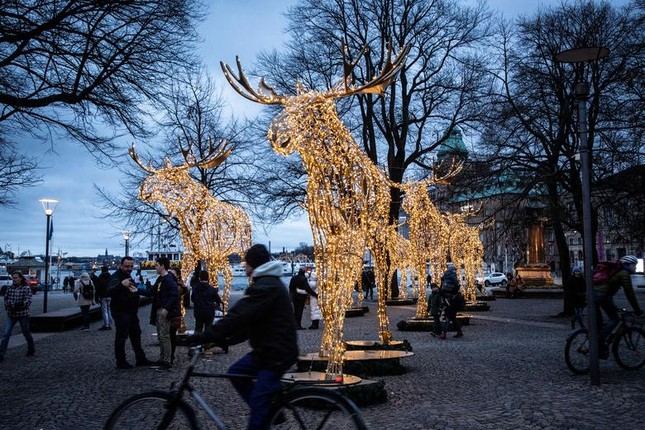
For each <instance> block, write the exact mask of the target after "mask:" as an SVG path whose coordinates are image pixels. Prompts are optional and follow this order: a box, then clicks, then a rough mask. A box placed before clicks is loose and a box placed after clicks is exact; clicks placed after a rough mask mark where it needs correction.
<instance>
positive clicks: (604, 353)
mask: <svg viewBox="0 0 645 430" xmlns="http://www.w3.org/2000/svg"><path fill="white" fill-rule="evenodd" d="M636 263H638V260H637V259H636V257H634V256H633V255H626V256H624V257H622V258H621V259H620V264H621V265H622V267H621V269H620V270H619V271H618V272H617V273H616V274H615V275H613V276H612V277H610V278H609V279H608V280H607V282H605V283H603V284H600V285H594V303H595V304H596V321H597V323H598V327H599V329H600V332H599V336H598V338H599V341H600V351H599V354H600V358H603V359H604V358H607V357H609V349H608V348H607V345H606V344H605V342H604V340H605V339H606V338H607V336H609V334H610V333H611V332H612V331H613V330H614V328H615V327H616V326H617V325H618V323H619V322H620V317H619V316H618V308H617V307H616V305H615V304H614V294H616V292H618V290H619V289H620V288H621V287H622V288H623V289H624V290H625V297H627V301H628V302H629V304H630V306H631V307H632V309H633V310H634V315H637V316H641V315H643V311H642V310H641V308H640V306H639V305H638V300H637V299H636V294H635V292H634V288H633V287H632V278H631V274H632V273H634V272H635V271H636ZM601 308H602V310H604V311H605V313H606V314H607V322H605V323H604V324H603V319H602V312H601V311H600V309H601Z"/></svg>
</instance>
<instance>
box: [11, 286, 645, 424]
mask: <svg viewBox="0 0 645 430" xmlns="http://www.w3.org/2000/svg"><path fill="white" fill-rule="evenodd" d="M70 297H71V296H69V295H68V296H67V297H65V296H64V295H62V294H57V293H54V294H52V295H50V305H49V306H50V309H52V310H54V309H56V308H59V307H66V306H69V303H73V302H72V301H71V298H70ZM639 299H640V301H641V303H644V302H645V300H644V299H645V296H644V295H642V294H639ZM39 300H42V295H40V297H39V298H38V297H37V298H36V300H35V303H34V310H35V311H36V312H38V309H39V308H38V306H40V309H42V301H39ZM68 300H69V301H68ZM490 304H491V312H484V313H473V315H474V316H475V317H474V318H473V319H472V320H471V324H470V325H469V326H466V327H465V328H464V332H465V337H463V338H461V339H453V338H449V339H447V340H445V341H441V340H438V339H435V338H432V337H431V336H430V335H429V334H428V333H423V332H419V333H415V332H399V331H397V330H396V323H397V322H398V321H400V320H402V319H407V318H410V317H412V316H414V307H412V306H402V307H390V308H389V311H388V314H389V318H390V326H391V327H392V331H393V335H394V338H395V339H407V340H409V342H410V343H411V344H412V347H413V348H414V356H412V357H410V358H408V359H405V361H404V362H403V364H404V365H405V366H406V367H407V369H408V371H407V373H406V374H404V375H399V376H388V377H382V378H381V379H383V380H384V381H385V384H386V389H387V395H388V400H387V402H386V403H384V404H381V405H374V406H368V407H364V408H363V414H364V416H365V418H366V420H367V422H368V424H370V427H371V428H374V429H376V428H378V429H393V430H406V429H594V430H595V429H642V428H645V418H643V412H644V411H645V369H641V370H639V371H635V372H628V371H625V370H622V369H621V368H619V367H618V365H617V364H616V363H615V362H614V361H613V359H610V360H607V361H602V362H601V376H600V378H601V385H599V386H592V385H591V384H590V380H589V376H576V375H573V374H571V373H570V372H569V371H568V369H567V367H566V365H565V363H564V354H563V350H564V343H565V338H566V336H567V334H568V333H569V332H570V327H569V320H568V319H563V318H557V317H554V315H556V314H557V313H558V312H559V311H560V310H561V306H562V305H561V301H560V300H554V299H526V300H524V299H518V300H507V299H500V300H496V301H494V302H490ZM368 306H369V307H370V312H369V313H367V314H366V315H365V316H364V317H358V318H349V319H347V320H346V327H345V338H346V339H347V340H373V339H376V338H377V321H376V309H375V303H374V302H368ZM0 312H4V311H0ZM189 312H190V311H189ZM148 313H149V306H147V307H144V308H142V309H141V310H140V312H139V315H140V319H141V320H142V321H143V322H144V323H142V328H143V331H144V334H143V339H144V348H145V350H146V351H147V353H148V357H149V358H150V359H153V360H154V359H157V358H158V346H156V345H155V337H154V336H153V333H154V331H155V330H154V327H153V326H151V325H148V324H147V317H148ZM189 322H191V323H192V319H191V318H189ZM303 323H304V322H303ZM306 323H308V321H306ZM99 327H100V322H95V323H93V324H92V330H91V331H86V332H81V331H78V330H74V331H68V332H63V333H56V334H51V335H46V334H45V335H43V334H39V335H38V336H37V338H36V339H37V340H36V356H35V357H25V352H26V346H25V345H24V342H23V338H22V336H21V335H17V336H14V337H13V338H12V339H11V344H10V348H9V350H8V351H7V354H6V356H5V361H4V362H3V363H0V387H2V401H1V402H0V428H2V429H5V430H13V429H21V430H23V429H46V430H59V429H60V430H63V429H65V430H67V429H100V428H101V427H102V425H103V423H104V422H105V420H106V418H107V417H108V415H109V414H110V412H111V411H112V410H113V409H114V408H115V407H116V405H118V404H119V403H120V402H121V401H123V400H124V399H125V398H126V397H128V396H131V395H133V394H137V393H140V392H143V391H149V390H152V389H167V388H168V387H169V386H170V383H171V382H172V381H174V380H176V379H177V378H178V377H179V376H180V375H181V369H182V368H184V367H185V364H186V362H187V357H186V355H185V354H184V353H183V350H182V349H180V350H179V351H178V360H177V361H178V362H177V363H176V366H175V367H174V369H173V370H172V371H170V372H155V371H154V370H151V369H149V368H135V369H132V370H116V369H115V368H114V357H113V343H114V332H109V331H97V329H98V328H99ZM298 335H299V340H300V348H301V351H302V352H313V351H316V350H317V347H318V343H319V341H320V335H321V331H311V330H306V331H300V332H298ZM247 350H248V347H247V346H246V345H245V344H242V345H238V346H235V347H232V348H231V350H230V353H229V354H227V355H214V356H213V358H212V359H211V360H209V361H205V362H204V364H203V366H204V369H207V370H212V371H224V370H225V369H226V368H227V367H228V366H229V365H230V364H231V363H232V362H233V361H235V360H236V359H237V358H239V357H240V356H241V355H243V354H244V353H246V351H247ZM128 354H129V359H130V361H131V362H133V361H134V358H133V357H132V352H131V349H130V348H129V347H128ZM195 382H196V384H195V385H196V386H197V388H198V389H199V390H200V391H201V393H202V394H203V395H204V396H205V397H206V398H207V400H208V401H209V402H210V403H211V404H212V405H215V407H216V408H217V410H218V413H221V416H222V418H223V419H224V420H225V422H226V423H227V425H229V426H230V428H231V429H242V428H245V422H246V418H247V408H246V405H245V404H244V402H243V401H241V400H240V399H239V398H238V397H237V394H235V392H234V390H233V389H232V388H231V387H230V385H229V384H228V382H227V381H220V380H203V381H200V380H196V381H195ZM209 428H212V426H211V427H209Z"/></svg>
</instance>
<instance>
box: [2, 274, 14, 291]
mask: <svg viewBox="0 0 645 430" xmlns="http://www.w3.org/2000/svg"><path fill="white" fill-rule="evenodd" d="M11 284H13V281H12V280H11V275H0V288H2V287H10V286H11Z"/></svg>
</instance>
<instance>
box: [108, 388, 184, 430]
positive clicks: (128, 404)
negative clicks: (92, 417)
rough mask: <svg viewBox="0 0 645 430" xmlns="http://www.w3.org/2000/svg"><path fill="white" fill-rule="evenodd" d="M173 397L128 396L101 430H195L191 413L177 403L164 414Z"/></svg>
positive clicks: (152, 394)
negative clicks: (173, 408)
mask: <svg viewBox="0 0 645 430" xmlns="http://www.w3.org/2000/svg"><path fill="white" fill-rule="evenodd" d="M172 398H173V396H172V394H171V393H168V392H165V391H151V392H149V393H142V394H138V395H136V396H132V397H130V398H129V399H127V400H126V401H124V402H123V403H121V404H120V405H119V406H118V407H117V408H116V409H115V410H114V412H112V415H110V418H108V421H107V423H106V424H105V427H104V429H105V430H125V429H128V430H149V429H173V430H175V429H176V430H183V429H190V430H195V429H197V421H196V419H195V411H194V410H193V408H191V407H190V406H189V405H188V404H187V403H186V402H184V401H183V400H180V401H179V402H178V403H177V408H176V409H175V410H174V411H172V412H171V411H169V410H168V405H169V402H170V401H171V400H172Z"/></svg>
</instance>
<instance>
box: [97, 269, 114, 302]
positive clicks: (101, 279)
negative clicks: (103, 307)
mask: <svg viewBox="0 0 645 430" xmlns="http://www.w3.org/2000/svg"><path fill="white" fill-rule="evenodd" d="M110 278H112V275H110V272H101V274H100V275H99V276H97V277H96V281H94V286H95V287H96V298H97V299H100V298H103V297H108V292H107V290H108V285H109V284H110ZM97 301H98V300H97Z"/></svg>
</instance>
